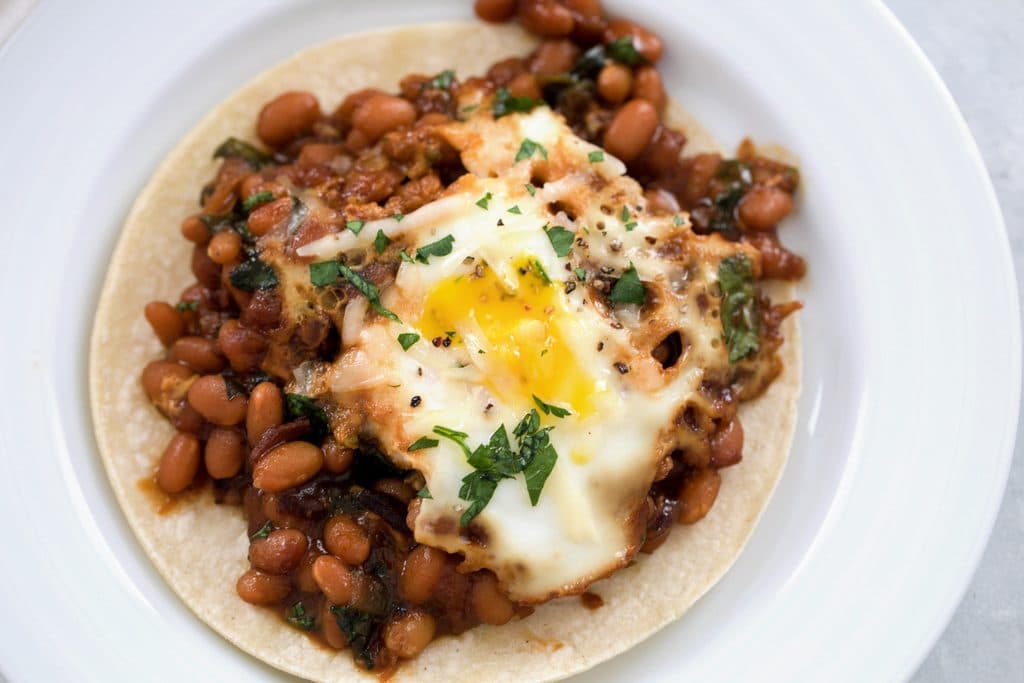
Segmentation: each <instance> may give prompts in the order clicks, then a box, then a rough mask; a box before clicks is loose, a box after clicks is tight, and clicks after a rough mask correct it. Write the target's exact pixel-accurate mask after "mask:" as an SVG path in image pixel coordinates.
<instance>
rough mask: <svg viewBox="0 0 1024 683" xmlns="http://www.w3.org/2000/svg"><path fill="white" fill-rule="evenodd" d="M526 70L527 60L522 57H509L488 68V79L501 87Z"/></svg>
mask: <svg viewBox="0 0 1024 683" xmlns="http://www.w3.org/2000/svg"><path fill="white" fill-rule="evenodd" d="M524 71H526V61H525V60H524V59H523V58H521V57H509V58H507V59H503V60H501V61H500V62H495V63H494V64H492V65H491V68H490V69H488V70H487V80H489V81H491V82H492V83H494V84H495V85H496V86H498V87H501V86H503V85H508V83H509V81H511V80H512V79H513V78H515V77H516V76H518V75H519V74H521V73H523V72H524Z"/></svg>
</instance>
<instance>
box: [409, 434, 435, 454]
mask: <svg viewBox="0 0 1024 683" xmlns="http://www.w3.org/2000/svg"><path fill="white" fill-rule="evenodd" d="M439 443H441V442H440V441H438V440H437V439H431V438H430V437H429V436H421V437H420V438H418V439H416V440H415V441H413V442H412V444H410V446H409V448H407V449H406V450H407V451H409V452H410V453H412V452H413V451H422V450H423V449H424V448H435V447H436V446H437V444H439Z"/></svg>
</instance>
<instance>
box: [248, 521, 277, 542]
mask: <svg viewBox="0 0 1024 683" xmlns="http://www.w3.org/2000/svg"><path fill="white" fill-rule="evenodd" d="M273 530H274V525H273V523H272V522H271V521H270V520H269V519H268V520H267V521H266V522H264V523H263V526H261V527H260V528H259V529H257V530H256V533H254V534H253V535H252V536H250V537H249V538H254V539H255V538H266V537H267V536H269V535H270V532H271V531H273Z"/></svg>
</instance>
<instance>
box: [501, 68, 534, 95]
mask: <svg viewBox="0 0 1024 683" xmlns="http://www.w3.org/2000/svg"><path fill="white" fill-rule="evenodd" d="M506 87H507V88H508V92H509V94H510V95H512V96H513V97H529V98H531V99H534V100H539V99H540V97H541V92H540V86H538V85H537V78H536V77H535V76H534V75H533V74H531V73H525V74H519V75H518V76H516V77H515V78H513V79H512V80H511V81H509V82H508V86H506Z"/></svg>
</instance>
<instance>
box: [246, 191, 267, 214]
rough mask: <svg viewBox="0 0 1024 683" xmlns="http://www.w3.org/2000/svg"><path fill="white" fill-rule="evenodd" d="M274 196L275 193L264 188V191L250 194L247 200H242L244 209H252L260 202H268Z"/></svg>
mask: <svg viewBox="0 0 1024 683" xmlns="http://www.w3.org/2000/svg"><path fill="white" fill-rule="evenodd" d="M273 198H274V193H273V192H270V191H268V190H264V191H263V192H257V193H256V194H253V195H250V196H248V197H246V198H245V200H244V201H243V202H242V209H243V210H244V211H252V210H253V209H255V208H256V207H257V206H259V205H260V204H266V203H267V202H269V201H270V200H271V199H273Z"/></svg>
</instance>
